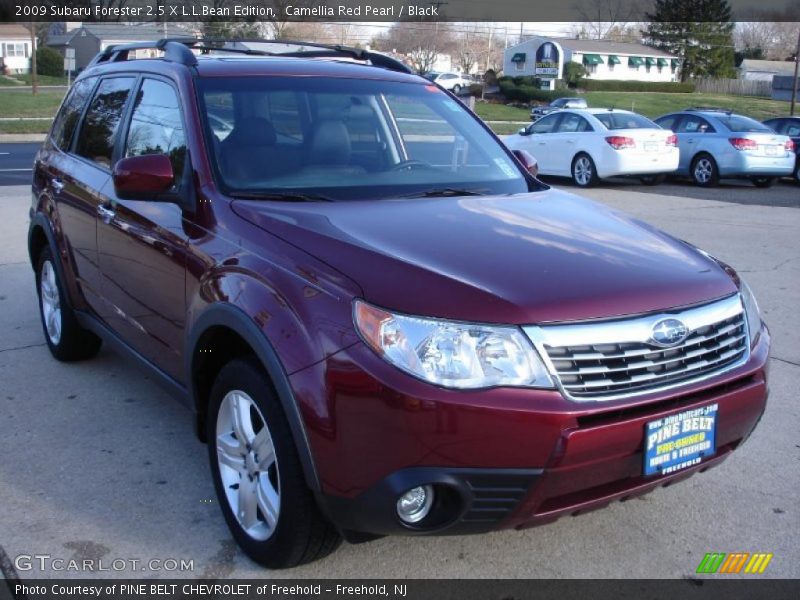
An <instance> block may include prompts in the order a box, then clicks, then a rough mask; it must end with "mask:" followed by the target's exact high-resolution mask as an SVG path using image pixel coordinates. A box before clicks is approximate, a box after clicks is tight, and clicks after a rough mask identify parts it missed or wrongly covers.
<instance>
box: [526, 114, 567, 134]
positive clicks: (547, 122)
mask: <svg viewBox="0 0 800 600" xmlns="http://www.w3.org/2000/svg"><path fill="white" fill-rule="evenodd" d="M560 118H561V115H551V116H547V117H543V118H541V119H539V120H538V121H536V123H534V124H533V125H531V128H530V129H529V131H530V133H553V132H554V131H555V130H556V124H557V123H558V120H559V119H560Z"/></svg>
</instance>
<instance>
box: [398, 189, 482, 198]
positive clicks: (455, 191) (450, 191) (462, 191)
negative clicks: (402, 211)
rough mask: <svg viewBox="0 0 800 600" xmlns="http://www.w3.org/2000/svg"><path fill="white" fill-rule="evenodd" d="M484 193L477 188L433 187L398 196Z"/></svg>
mask: <svg viewBox="0 0 800 600" xmlns="http://www.w3.org/2000/svg"><path fill="white" fill-rule="evenodd" d="M483 195H484V193H483V192H481V191H479V190H467V189H461V188H451V187H445V188H433V189H430V190H423V191H421V192H414V193H413V194H404V195H402V196H398V197H399V198H445V197H449V196H483Z"/></svg>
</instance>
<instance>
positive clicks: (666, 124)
mask: <svg viewBox="0 0 800 600" xmlns="http://www.w3.org/2000/svg"><path fill="white" fill-rule="evenodd" d="M677 120H678V115H669V116H668V117H661V118H660V119H657V120H656V124H658V126H659V127H663V128H664V129H672V130H673V131H674V130H675V123H676V122H677Z"/></svg>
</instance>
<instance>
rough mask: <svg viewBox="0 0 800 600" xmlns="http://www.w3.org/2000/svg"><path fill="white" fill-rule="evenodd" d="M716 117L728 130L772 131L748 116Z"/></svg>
mask: <svg viewBox="0 0 800 600" xmlns="http://www.w3.org/2000/svg"><path fill="white" fill-rule="evenodd" d="M717 119H718V120H719V121H720V122H721V123H722V124H723V125H725V127H727V128H728V129H729V130H730V131H736V132H749V131H753V132H755V131H763V132H766V133H768V132H770V131H772V130H771V129H770V128H769V127H767V126H766V125H764V124H763V123H759V122H758V121H756V120H755V119H751V118H750V117H742V116H741V115H721V116H719V117H717Z"/></svg>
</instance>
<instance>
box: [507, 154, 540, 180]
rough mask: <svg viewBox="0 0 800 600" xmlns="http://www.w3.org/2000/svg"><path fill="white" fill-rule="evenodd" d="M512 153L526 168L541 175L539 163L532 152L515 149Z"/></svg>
mask: <svg viewBox="0 0 800 600" xmlns="http://www.w3.org/2000/svg"><path fill="white" fill-rule="evenodd" d="M512 153H513V154H514V156H515V157H516V159H517V160H518V161H519V162H520V163H521V164H522V166H523V167H525V170H526V171H527V172H528V173H530V174H531V175H533V176H534V177H536V176H537V175H539V163H538V162H536V159H535V158H533V156H531V154H530V152H527V151H525V150H513V151H512Z"/></svg>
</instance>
